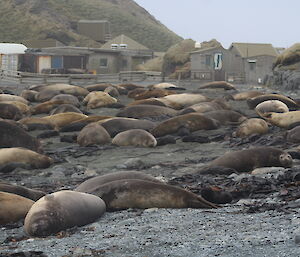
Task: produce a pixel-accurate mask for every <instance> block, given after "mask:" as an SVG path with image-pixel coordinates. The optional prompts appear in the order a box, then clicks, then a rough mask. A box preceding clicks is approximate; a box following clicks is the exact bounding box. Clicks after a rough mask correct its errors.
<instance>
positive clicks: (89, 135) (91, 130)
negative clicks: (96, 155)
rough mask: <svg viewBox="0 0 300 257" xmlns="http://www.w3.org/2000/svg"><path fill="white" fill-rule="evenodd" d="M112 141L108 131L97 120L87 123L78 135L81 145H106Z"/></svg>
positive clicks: (78, 141)
mask: <svg viewBox="0 0 300 257" xmlns="http://www.w3.org/2000/svg"><path fill="white" fill-rule="evenodd" d="M110 142H111V138H110V135H109V134H108V132H107V131H106V130H105V128H103V127H102V126H101V125H100V124H98V123H97V122H93V123H90V124H88V125H86V126H85V127H84V128H83V129H82V130H81V131H80V133H79V135H78V137H77V143H78V144H79V145H80V146H88V145H94V144H95V145H104V144H109V143H110Z"/></svg>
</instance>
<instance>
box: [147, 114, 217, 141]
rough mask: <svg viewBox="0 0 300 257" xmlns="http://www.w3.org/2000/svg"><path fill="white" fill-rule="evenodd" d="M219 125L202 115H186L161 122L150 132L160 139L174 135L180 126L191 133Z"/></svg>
mask: <svg viewBox="0 0 300 257" xmlns="http://www.w3.org/2000/svg"><path fill="white" fill-rule="evenodd" d="M219 125H220V124H219V123H218V121H216V120H214V119H210V118H208V117H206V116H204V115H202V114H199V113H188V114H184V115H179V116H176V117H173V118H170V119H168V120H166V121H163V122H161V123H160V124H158V125H157V126H156V127H155V128H154V129H152V130H151V131H150V132H151V134H152V135H153V136H155V137H162V136H165V135H168V134H173V133H176V132H177V131H178V130H179V129H180V128H181V127H182V126H185V127H186V128H187V129H188V130H189V131H190V132H193V131H197V130H202V129H203V130H210V129H216V128H218V127H219Z"/></svg>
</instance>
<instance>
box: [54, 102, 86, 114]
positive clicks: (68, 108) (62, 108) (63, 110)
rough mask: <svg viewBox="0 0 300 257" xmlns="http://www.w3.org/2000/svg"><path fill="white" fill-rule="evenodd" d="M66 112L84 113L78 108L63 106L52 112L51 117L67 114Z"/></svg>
mask: <svg viewBox="0 0 300 257" xmlns="http://www.w3.org/2000/svg"><path fill="white" fill-rule="evenodd" d="M65 112H76V113H82V111H80V110H79V109H78V108H77V107H75V106H74V105H72V104H62V105H60V106H58V107H56V108H55V109H53V110H52V111H50V115H54V114H58V113H65Z"/></svg>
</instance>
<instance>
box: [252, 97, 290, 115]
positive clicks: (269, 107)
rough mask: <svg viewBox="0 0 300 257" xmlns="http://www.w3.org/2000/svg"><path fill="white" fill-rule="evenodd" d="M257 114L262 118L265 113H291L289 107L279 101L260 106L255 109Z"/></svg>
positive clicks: (269, 101) (265, 102)
mask: <svg viewBox="0 0 300 257" xmlns="http://www.w3.org/2000/svg"><path fill="white" fill-rule="evenodd" d="M255 112H256V113H257V114H258V115H259V116H260V117H263V116H264V114H265V113H268V112H279V113H284V112H289V108H288V107H287V105H286V104H285V103H283V102H281V101H278V100H268V101H264V102H262V103H260V104H258V105H257V106H256V107H255Z"/></svg>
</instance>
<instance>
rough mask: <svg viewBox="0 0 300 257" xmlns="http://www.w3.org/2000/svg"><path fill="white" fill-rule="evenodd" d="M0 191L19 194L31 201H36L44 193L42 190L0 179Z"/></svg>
mask: <svg viewBox="0 0 300 257" xmlns="http://www.w3.org/2000/svg"><path fill="white" fill-rule="evenodd" d="M0 191H2V192H7V193H12V194H16V195H20V196H23V197H25V198H28V199H31V200H33V201H37V200H38V199H40V198H41V197H43V196H44V195H45V193H44V192H42V191H39V190H34V189H30V188H27V187H23V186H17V185H12V184H9V183H5V182H1V181H0Z"/></svg>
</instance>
